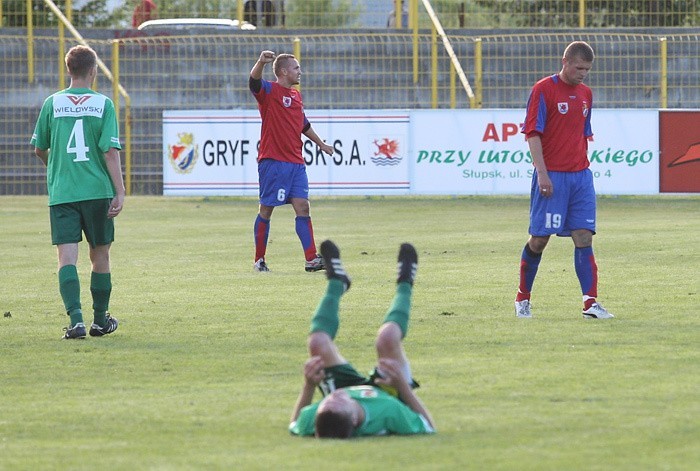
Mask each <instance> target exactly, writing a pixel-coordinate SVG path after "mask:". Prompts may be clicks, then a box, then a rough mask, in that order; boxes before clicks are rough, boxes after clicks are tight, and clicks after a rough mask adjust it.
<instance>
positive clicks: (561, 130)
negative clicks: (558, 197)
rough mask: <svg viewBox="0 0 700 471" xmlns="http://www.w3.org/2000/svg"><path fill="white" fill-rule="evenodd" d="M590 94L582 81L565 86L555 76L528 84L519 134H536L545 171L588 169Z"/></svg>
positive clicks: (591, 99) (591, 96)
mask: <svg viewBox="0 0 700 471" xmlns="http://www.w3.org/2000/svg"><path fill="white" fill-rule="evenodd" d="M592 107H593V94H592V92H591V89H590V88H588V87H587V86H586V85H584V84H579V85H569V84H567V83H565V82H564V81H563V80H561V78H559V75H552V76H550V77H545V78H543V79H542V80H540V81H539V82H537V83H536V84H535V86H534V87H532V91H531V92H530V97H529V98H528V100H527V115H526V116H525V125H524V126H523V131H522V132H523V133H524V134H525V135H526V136H527V137H530V136H532V135H533V134H539V135H540V138H541V139H542V153H543V154H544V163H545V166H546V167H547V170H550V171H555V172H578V171H580V170H584V169H586V168H588V166H589V165H590V162H589V161H588V138H589V137H590V136H592V135H593V131H592V130H591V108H592Z"/></svg>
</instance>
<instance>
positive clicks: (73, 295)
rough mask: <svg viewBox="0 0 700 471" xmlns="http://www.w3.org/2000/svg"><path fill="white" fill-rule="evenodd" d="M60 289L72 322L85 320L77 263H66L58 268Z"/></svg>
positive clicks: (73, 323) (76, 322)
mask: <svg viewBox="0 0 700 471" xmlns="http://www.w3.org/2000/svg"><path fill="white" fill-rule="evenodd" d="M58 290H59V291H60V292H61V298H62V299H63V305H64V306H65V308H66V311H67V312H68V315H69V316H70V324H71V325H75V324H78V323H80V322H83V311H81V305H80V280H79V279H78V269H77V268H76V267H75V265H65V266H63V267H61V269H60V270H58Z"/></svg>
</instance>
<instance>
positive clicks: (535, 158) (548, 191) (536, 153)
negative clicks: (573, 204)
mask: <svg viewBox="0 0 700 471" xmlns="http://www.w3.org/2000/svg"><path fill="white" fill-rule="evenodd" d="M527 145H528V147H529V148H530V156H532V165H534V166H535V169H536V170H537V183H538V185H539V188H540V193H542V194H543V195H545V196H552V194H553V193H554V187H553V186H552V181H551V180H550V179H549V174H548V173H547V166H546V165H545V163H544V153H543V152H542V138H541V137H540V135H539V134H538V133H531V134H528V136H527Z"/></svg>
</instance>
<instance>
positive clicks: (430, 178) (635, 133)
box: [163, 110, 659, 196]
mask: <svg viewBox="0 0 700 471" xmlns="http://www.w3.org/2000/svg"><path fill="white" fill-rule="evenodd" d="M307 116H308V118H309V120H310V121H311V123H312V125H313V127H314V129H315V130H316V132H317V133H318V135H319V136H321V137H322V138H323V139H325V140H326V142H328V143H329V144H331V145H332V146H333V148H334V149H335V153H334V155H333V156H328V155H326V154H323V153H322V152H321V151H320V149H319V148H318V147H317V146H316V145H315V144H314V143H313V142H311V141H309V140H307V139H306V138H303V139H304V143H303V148H302V157H303V158H304V161H305V163H306V165H307V173H308V176H309V188H310V194H311V195H312V196H313V195H400V194H409V193H410V194H450V195H478V194H528V193H529V192H530V182H531V178H532V172H533V166H532V159H531V157H530V154H529V149H528V146H527V142H525V138H524V136H523V135H522V134H521V133H520V126H521V121H522V120H523V118H524V111H523V110H414V111H407V110H337V111H323V112H316V113H310V114H308V115H307ZM658 116H659V115H658V111H655V110H594V111H593V115H592V126H593V132H594V137H593V140H591V141H590V142H589V159H590V161H591V171H592V172H593V175H594V177H595V185H596V190H597V192H598V193H599V194H656V193H658V192H659V117H658ZM260 124H261V122H260V116H259V114H258V112H257V111H256V110H203V111H165V112H164V113H163V193H164V194H165V195H204V196H206V195H222V196H227V195H233V196H256V195H257V194H258V180H257V162H256V158H257V148H258V141H259V138H260Z"/></svg>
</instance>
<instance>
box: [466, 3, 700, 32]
mask: <svg viewBox="0 0 700 471" xmlns="http://www.w3.org/2000/svg"><path fill="white" fill-rule="evenodd" d="M475 2H476V3H477V4H479V5H481V6H483V7H486V8H487V9H489V10H491V11H493V12H494V13H496V14H497V15H508V16H511V17H512V19H513V20H514V22H513V23H514V26H520V27H551V28H576V27H578V26H579V4H580V1H579V0H475ZM585 7H586V13H585V25H586V26H587V27H605V28H612V27H618V28H620V27H671V26H694V25H697V24H698V20H699V18H698V15H699V13H698V12H699V10H700V2H699V1H698V0H586V2H585Z"/></svg>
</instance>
